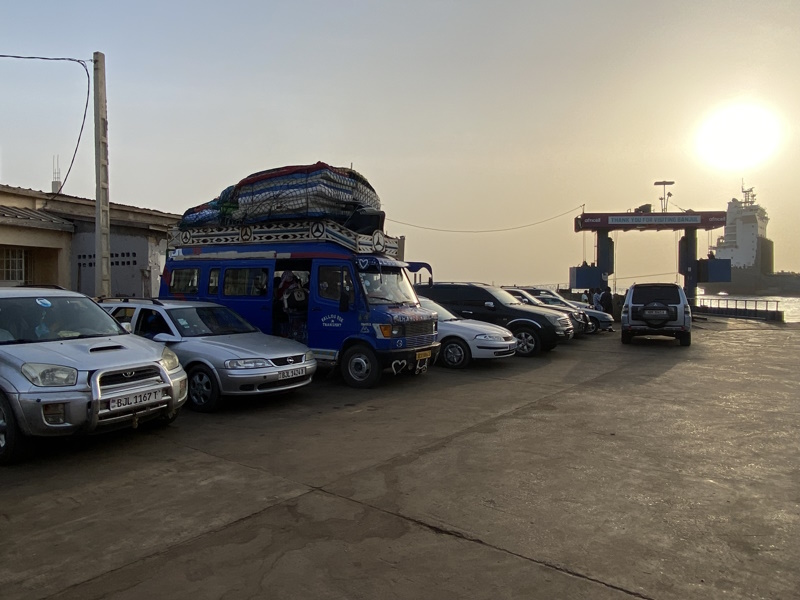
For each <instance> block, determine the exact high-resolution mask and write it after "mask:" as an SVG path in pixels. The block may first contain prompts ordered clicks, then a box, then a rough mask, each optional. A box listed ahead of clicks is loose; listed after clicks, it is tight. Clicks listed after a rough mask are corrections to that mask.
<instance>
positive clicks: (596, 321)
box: [517, 286, 614, 334]
mask: <svg viewBox="0 0 800 600" xmlns="http://www.w3.org/2000/svg"><path fill="white" fill-rule="evenodd" d="M517 289H520V290H523V291H525V292H528V293H529V294H530V295H531V296H534V297H535V298H537V299H538V300H539V301H540V302H543V303H544V304H546V305H547V306H550V307H555V306H565V307H568V308H572V307H574V308H576V309H578V310H582V311H583V312H584V313H585V314H586V316H587V317H588V318H589V322H590V324H589V326H588V327H587V329H586V333H590V334H591V333H597V332H598V331H614V317H613V316H612V315H610V314H608V313H607V312H603V311H602V310H595V309H594V308H593V307H592V305H591V304H587V303H586V302H578V301H577V300H568V299H567V298H564V296H562V295H561V294H559V293H558V292H554V291H553V290H548V289H545V288H536V287H528V286H524V287H518V288H517Z"/></svg>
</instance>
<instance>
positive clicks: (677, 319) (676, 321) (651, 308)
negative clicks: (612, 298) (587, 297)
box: [621, 283, 692, 346]
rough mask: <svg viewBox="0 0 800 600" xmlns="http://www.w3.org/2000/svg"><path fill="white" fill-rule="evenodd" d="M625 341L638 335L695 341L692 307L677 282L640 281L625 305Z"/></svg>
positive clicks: (623, 314)
mask: <svg viewBox="0 0 800 600" xmlns="http://www.w3.org/2000/svg"><path fill="white" fill-rule="evenodd" d="M621 320H622V343H623V344H630V343H631V339H633V336H635V335H665V336H670V337H674V338H676V339H678V340H679V341H680V343H681V346H689V345H691V343H692V308H691V306H690V305H689V300H688V299H687V298H686V294H685V293H684V291H683V288H682V287H681V286H679V285H678V284H677V283H637V284H634V285H632V286H631V287H630V288H629V289H628V293H627V294H626V295H625V303H624V304H623V306H622V318H621Z"/></svg>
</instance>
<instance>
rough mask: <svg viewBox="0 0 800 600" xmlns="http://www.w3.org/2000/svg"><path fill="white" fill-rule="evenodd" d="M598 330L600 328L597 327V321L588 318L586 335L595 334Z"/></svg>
mask: <svg viewBox="0 0 800 600" xmlns="http://www.w3.org/2000/svg"><path fill="white" fill-rule="evenodd" d="M599 329H600V327H599V326H598V321H597V319H595V318H593V317H589V322H588V323H587V324H586V335H592V334H594V333H597V331H598V330H599Z"/></svg>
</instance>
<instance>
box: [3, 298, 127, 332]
mask: <svg viewBox="0 0 800 600" xmlns="http://www.w3.org/2000/svg"><path fill="white" fill-rule="evenodd" d="M124 333H125V330H124V329H122V327H121V326H120V325H119V324H118V323H117V322H116V321H115V320H114V318H113V317H112V316H111V315H109V314H108V313H107V312H106V311H104V310H103V309H102V308H100V307H99V306H98V305H97V304H95V303H94V302H93V301H92V300H91V299H89V298H86V297H83V296H48V295H47V294H46V293H45V294H43V295H41V296H35V297H29V298H3V299H0V344H27V343H34V342H47V341H53V340H63V339H72V338H87V337H101V336H107V335H121V334H124Z"/></svg>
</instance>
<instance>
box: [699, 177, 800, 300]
mask: <svg viewBox="0 0 800 600" xmlns="http://www.w3.org/2000/svg"><path fill="white" fill-rule="evenodd" d="M742 194H743V198H742V200H738V199H736V198H732V199H731V201H730V202H728V212H727V217H726V220H725V233H724V235H722V236H721V237H720V238H719V239H718V240H717V245H716V246H713V247H712V248H711V250H713V251H714V252H715V258H718V259H719V258H722V259H730V261H731V281H729V282H724V283H704V284H703V289H704V291H705V293H706V294H717V293H720V292H725V293H727V294H736V295H742V296H780V295H785V296H796V295H800V275H798V274H797V273H784V272H781V273H775V266H774V265H775V251H774V245H773V243H772V240H770V239H769V238H767V224H768V223H769V217H768V216H767V211H766V210H765V209H764V208H763V207H762V206H760V205H758V204H756V194H755V192H754V191H753V188H747V189H745V187H744V186H742Z"/></svg>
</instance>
